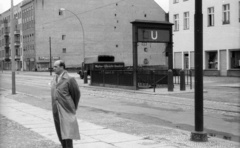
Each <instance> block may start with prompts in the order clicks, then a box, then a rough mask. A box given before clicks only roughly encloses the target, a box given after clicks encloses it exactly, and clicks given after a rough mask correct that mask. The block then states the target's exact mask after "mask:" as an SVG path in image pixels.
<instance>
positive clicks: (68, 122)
mask: <svg viewBox="0 0 240 148" xmlns="http://www.w3.org/2000/svg"><path fill="white" fill-rule="evenodd" d="M56 79H57V78H56V77H54V78H53V80H52V82H51V95H52V111H53V118H54V119H56V118H57V114H58V117H59V124H60V129H61V137H62V139H80V134H79V128H78V123H77V118H76V110H77V107H78V102H79V100H80V90H79V86H78V84H77V82H76V80H75V79H74V78H73V77H70V76H69V75H68V73H67V71H64V73H63V75H62V77H61V79H60V80H59V82H58V83H57V81H56ZM57 120H58V119H57Z"/></svg>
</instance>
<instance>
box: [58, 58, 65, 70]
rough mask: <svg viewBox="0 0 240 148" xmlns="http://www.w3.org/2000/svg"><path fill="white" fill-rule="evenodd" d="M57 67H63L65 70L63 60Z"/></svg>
mask: <svg viewBox="0 0 240 148" xmlns="http://www.w3.org/2000/svg"><path fill="white" fill-rule="evenodd" d="M59 66H60V67H63V69H65V68H66V66H65V62H64V61H63V60H60V63H59Z"/></svg>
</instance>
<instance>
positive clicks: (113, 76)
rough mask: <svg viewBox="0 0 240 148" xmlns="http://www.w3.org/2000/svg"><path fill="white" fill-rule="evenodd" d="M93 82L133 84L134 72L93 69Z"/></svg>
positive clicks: (119, 84)
mask: <svg viewBox="0 0 240 148" xmlns="http://www.w3.org/2000/svg"><path fill="white" fill-rule="evenodd" d="M91 83H92V84H103V85H105V84H109V85H117V86H133V72H132V71H128V70H92V71H91Z"/></svg>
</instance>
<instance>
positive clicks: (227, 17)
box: [223, 4, 230, 24]
mask: <svg viewBox="0 0 240 148" xmlns="http://www.w3.org/2000/svg"><path fill="white" fill-rule="evenodd" d="M223 24H230V5H229V4H226V5H223Z"/></svg>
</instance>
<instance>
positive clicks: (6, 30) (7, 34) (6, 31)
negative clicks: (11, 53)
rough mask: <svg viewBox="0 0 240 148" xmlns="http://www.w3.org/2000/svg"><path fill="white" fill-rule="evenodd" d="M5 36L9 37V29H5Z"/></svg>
mask: <svg viewBox="0 0 240 148" xmlns="http://www.w3.org/2000/svg"><path fill="white" fill-rule="evenodd" d="M4 36H5V37H6V36H9V29H4Z"/></svg>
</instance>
